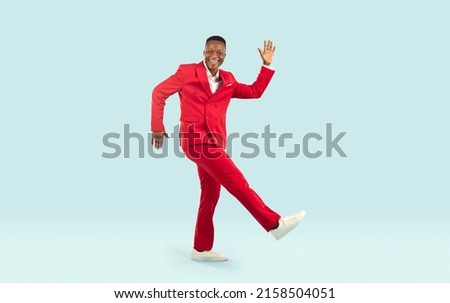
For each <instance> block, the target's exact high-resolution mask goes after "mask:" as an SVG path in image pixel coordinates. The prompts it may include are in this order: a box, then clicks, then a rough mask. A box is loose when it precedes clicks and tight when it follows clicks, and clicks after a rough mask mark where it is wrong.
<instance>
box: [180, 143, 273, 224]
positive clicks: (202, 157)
mask: <svg viewBox="0 0 450 303" xmlns="http://www.w3.org/2000/svg"><path fill="white" fill-rule="evenodd" d="M183 150H184V152H185V153H186V156H187V157H188V158H189V159H190V160H192V161H193V162H195V163H196V164H197V165H198V166H199V167H201V168H202V169H203V170H205V171H206V172H207V173H208V174H209V175H211V176H212V177H213V178H214V179H215V180H216V181H217V182H218V183H219V184H221V185H222V186H223V187H225V188H226V189H227V190H228V191H229V192H230V193H231V194H232V195H233V196H234V197H235V198H236V199H237V200H238V201H239V202H241V204H242V205H243V206H244V207H245V208H246V209H247V210H248V211H249V212H250V214H251V215H252V216H253V217H254V218H255V219H256V221H258V222H259V224H260V225H261V226H262V227H263V228H264V229H265V230H266V231H269V230H271V229H273V228H274V226H275V225H276V223H277V222H278V219H279V218H280V215H279V214H277V213H276V212H274V211H273V210H271V209H270V208H269V207H268V206H267V205H266V204H265V203H264V202H263V200H262V199H261V198H260V197H259V196H258V194H257V193H256V192H255V191H254V190H253V189H252V188H250V186H249V184H248V182H247V180H246V179H245V177H244V175H243V174H242V173H241V171H240V170H239V169H238V168H237V167H236V165H235V164H234V162H233V161H232V159H231V158H230V157H229V156H228V155H227V154H226V152H225V151H224V150H223V149H222V148H218V147H214V146H213V145H206V144H204V145H191V146H188V147H183Z"/></svg>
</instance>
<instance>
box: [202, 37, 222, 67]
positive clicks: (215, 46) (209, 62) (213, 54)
mask: <svg viewBox="0 0 450 303" xmlns="http://www.w3.org/2000/svg"><path fill="white" fill-rule="evenodd" d="M225 52H226V47H225V44H224V43H223V42H222V41H216V40H211V41H209V42H208V43H206V45H205V50H204V51H203V56H204V57H205V63H206V66H207V67H208V69H209V71H210V72H211V75H213V76H214V75H215V74H216V73H217V70H218V69H219V66H221V65H222V63H223V61H224V60H225V56H226V53H225Z"/></svg>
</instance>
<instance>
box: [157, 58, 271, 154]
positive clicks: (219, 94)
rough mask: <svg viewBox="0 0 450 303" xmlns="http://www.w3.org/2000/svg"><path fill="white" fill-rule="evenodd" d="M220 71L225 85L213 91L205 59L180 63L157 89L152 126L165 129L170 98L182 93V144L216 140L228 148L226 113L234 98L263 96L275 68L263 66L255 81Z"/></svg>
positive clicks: (220, 145) (214, 142)
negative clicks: (241, 78)
mask: <svg viewBox="0 0 450 303" xmlns="http://www.w3.org/2000/svg"><path fill="white" fill-rule="evenodd" d="M219 73H220V78H221V79H222V85H221V86H220V87H219V89H217V91H216V92H215V93H214V94H213V93H212V92H211V89H210V87H209V82H208V78H207V75H206V67H205V65H204V63H203V61H202V62H200V63H197V64H195V63H193V64H182V65H180V66H179V67H178V70H177V72H176V73H175V74H174V75H172V76H170V77H169V78H167V79H166V80H164V81H163V82H161V83H160V84H158V85H157V86H156V87H155V88H154V90H153V93H152V109H151V130H152V131H165V127H164V123H163V116H164V106H165V104H166V99H167V98H168V97H169V96H171V95H173V94H174V93H178V95H179V97H180V107H181V116H180V121H181V123H180V144H181V145H182V146H186V145H193V144H202V143H212V144H216V145H217V146H219V147H223V148H225V146H226V138H227V132H226V113H227V109H228V105H229V104H230V100H231V98H240V99H251V98H259V97H261V96H262V94H263V93H264V91H265V89H266V87H267V85H268V84H269V82H270V80H271V79H272V76H273V75H274V73H275V72H274V71H273V70H271V69H269V68H266V67H264V66H263V67H261V71H260V73H259V75H258V78H257V79H256V81H255V82H254V83H253V84H251V85H247V84H241V83H239V82H237V81H236V79H235V78H234V76H233V74H232V73H230V72H227V71H224V70H220V72H219Z"/></svg>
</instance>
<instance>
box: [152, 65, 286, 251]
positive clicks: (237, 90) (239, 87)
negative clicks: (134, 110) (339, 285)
mask: <svg viewBox="0 0 450 303" xmlns="http://www.w3.org/2000/svg"><path fill="white" fill-rule="evenodd" d="M219 74H220V78H221V80H222V85H221V86H220V87H219V88H218V89H217V91H216V92H215V93H212V91H211V89H210V86H209V82H208V78H207V74H206V67H205V65H204V63H203V62H200V63H197V64H183V65H180V66H179V68H178V70H177V72H176V73H175V74H174V75H172V76H170V77H169V78H167V79H166V80H164V81H163V82H161V83H160V84H158V85H157V86H156V87H155V89H154V90H153V94H152V110H151V129H152V131H154V132H156V131H165V127H164V124H163V116H164V106H165V103H166V99H167V98H168V97H169V96H171V95H172V94H174V93H178V94H179V97H180V107H181V117H180V121H181V123H180V144H181V147H182V149H183V151H184V153H185V154H186V156H187V157H188V158H189V159H190V160H192V161H193V162H195V163H196V164H197V168H198V175H199V178H200V185H201V197H200V206H199V210H198V216H197V223H196V227H195V237H194V248H195V249H196V250H197V251H205V250H206V251H207V250H211V248H212V246H213V241H214V225H213V215H214V210H215V207H216V205H217V202H218V200H219V195H220V187H221V186H223V187H225V188H226V189H227V190H228V191H229V192H230V193H231V194H232V195H233V196H234V197H236V198H237V199H238V200H239V201H240V202H241V203H242V205H243V206H244V207H245V208H246V209H247V210H248V211H249V212H250V213H251V214H252V215H253V217H254V218H255V219H256V220H257V221H258V222H259V223H260V224H261V226H262V227H263V228H264V229H265V230H266V231H269V230H271V229H273V228H274V226H275V225H276V224H277V222H278V219H280V215H278V214H277V213H275V212H274V211H272V210H271V209H270V208H269V207H267V206H266V205H265V204H264V202H263V201H262V199H261V198H260V197H259V196H258V195H257V194H256V192H254V191H253V190H252V189H251V188H250V187H249V185H248V183H247V181H246V179H245V177H244V176H243V174H242V173H241V172H240V171H239V169H238V168H237V167H236V165H235V164H234V163H233V161H232V160H231V158H230V157H229V156H228V155H227V154H226V152H225V150H224V148H225V146H226V136H227V133H226V112H227V109H228V105H229V104H230V100H231V98H240V99H250V98H259V97H261V96H262V94H263V93H264V90H265V89H266V87H267V85H268V84H269V82H270V80H271V78H272V76H273V74H274V71H273V70H271V69H269V68H266V67H264V66H263V67H261V71H260V73H259V75H258V78H257V79H256V81H255V82H254V83H253V84H252V85H246V84H241V83H239V82H237V81H236V79H235V78H234V76H233V74H232V73H230V72H227V71H224V70H220V71H219Z"/></svg>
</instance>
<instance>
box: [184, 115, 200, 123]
mask: <svg viewBox="0 0 450 303" xmlns="http://www.w3.org/2000/svg"><path fill="white" fill-rule="evenodd" d="M180 121H182V122H198V121H199V118H198V117H197V116H182V117H181V118H180Z"/></svg>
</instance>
